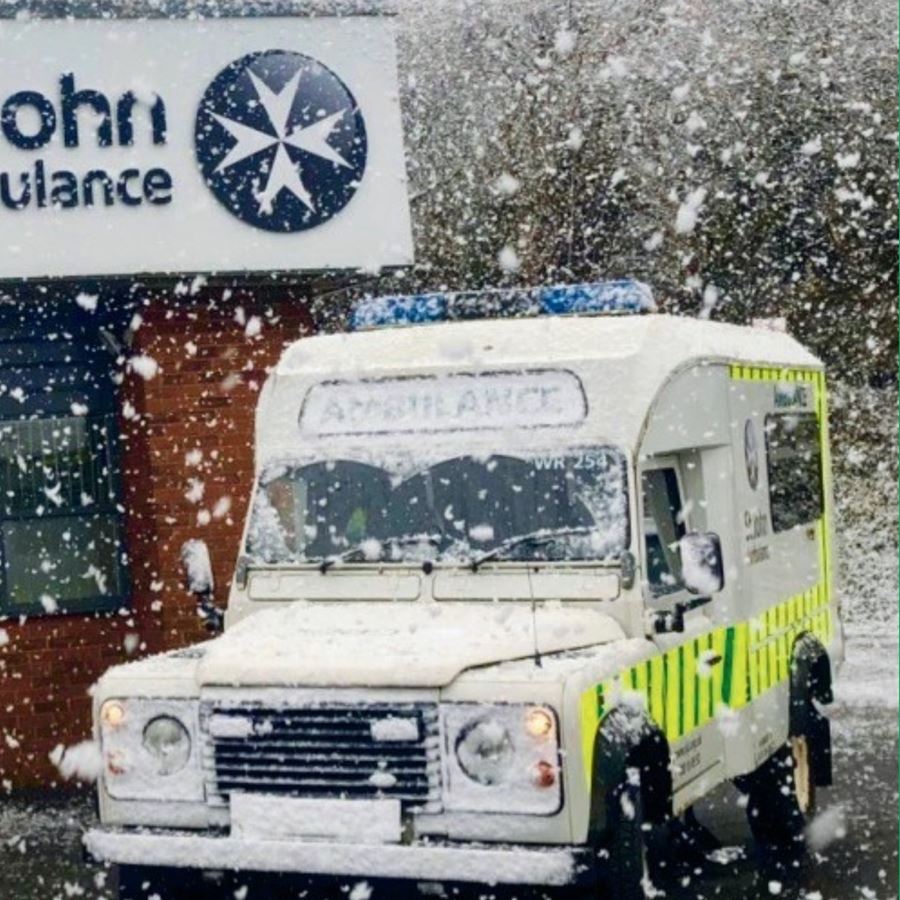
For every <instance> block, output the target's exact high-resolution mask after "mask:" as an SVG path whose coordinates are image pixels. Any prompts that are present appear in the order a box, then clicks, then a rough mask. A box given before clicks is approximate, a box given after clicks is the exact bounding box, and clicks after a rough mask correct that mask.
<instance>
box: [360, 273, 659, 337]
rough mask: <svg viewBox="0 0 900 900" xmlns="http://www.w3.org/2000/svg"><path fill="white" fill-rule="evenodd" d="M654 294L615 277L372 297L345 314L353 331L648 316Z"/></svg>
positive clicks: (641, 283) (638, 284) (641, 286)
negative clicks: (475, 321)
mask: <svg viewBox="0 0 900 900" xmlns="http://www.w3.org/2000/svg"><path fill="white" fill-rule="evenodd" d="M655 309H656V304H655V303H654V302H653V293H652V291H651V290H650V288H649V287H648V285H646V284H644V283H643V282H641V281H634V280H631V279H620V280H617V281H598V282H593V283H590V284H566V285H553V286H550V287H535V288H508V289H493V290H486V291H463V292H460V293H449V294H415V295H412V296H408V297H399V296H388V297H371V298H367V299H365V300H361V301H360V302H359V303H358V304H357V305H356V307H355V308H354V309H353V311H352V312H351V314H350V327H351V329H352V330H354V331H364V330H368V329H371V328H384V327H387V326H397V325H422V324H425V323H428V322H450V321H463V320H467V319H495V318H510V317H522V316H563V315H572V314H579V315H590V314H603V315H616V314H623V313H624V314H627V313H631V314H634V313H643V312H653V311H654V310H655Z"/></svg>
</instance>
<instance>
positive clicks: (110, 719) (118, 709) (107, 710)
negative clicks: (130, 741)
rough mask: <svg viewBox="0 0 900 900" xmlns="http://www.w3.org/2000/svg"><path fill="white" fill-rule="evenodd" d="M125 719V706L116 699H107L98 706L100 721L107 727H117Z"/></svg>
mask: <svg viewBox="0 0 900 900" xmlns="http://www.w3.org/2000/svg"><path fill="white" fill-rule="evenodd" d="M124 720H125V707H124V706H122V704H121V703H119V701H118V700H107V701H106V703H104V704H103V706H102V707H100V721H101V722H102V723H103V724H104V725H105V726H106V727H107V728H118V727H119V726H120V725H121V724H122V722H123V721H124Z"/></svg>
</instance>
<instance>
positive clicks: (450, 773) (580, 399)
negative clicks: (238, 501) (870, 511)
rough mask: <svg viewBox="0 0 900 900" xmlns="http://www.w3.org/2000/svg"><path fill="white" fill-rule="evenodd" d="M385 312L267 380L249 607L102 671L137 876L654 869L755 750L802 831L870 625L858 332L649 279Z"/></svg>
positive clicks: (655, 872) (415, 880) (414, 301)
mask: <svg viewBox="0 0 900 900" xmlns="http://www.w3.org/2000/svg"><path fill="white" fill-rule="evenodd" d="M350 326H351V328H350V330H349V331H346V332H342V333H339V334H326V335H319V336H314V337H307V338H303V339H301V340H299V341H298V342H296V343H295V344H293V345H292V346H290V347H289V348H288V349H287V350H286V351H285V353H284V355H283V357H282V359H281V361H280V362H279V363H278V365H277V368H276V369H275V370H274V372H273V373H272V375H271V377H270V378H269V379H268V381H267V383H266V385H265V387H264V390H263V391H262V394H261V397H260V401H259V407H258V413H257V420H256V482H255V484H254V485H253V487H252V499H251V503H250V512H249V515H248V519H247V523H246V527H245V531H244V538H243V545H242V548H241V552H240V557H239V558H238V560H237V565H236V567H235V573H234V579H233V583H232V585H231V589H230V598H229V602H228V608H227V611H226V613H225V629H224V633H223V634H221V635H219V636H217V637H214V638H212V639H210V640H208V641H206V642H204V643H202V644H200V645H197V646H194V647H189V648H187V649H183V650H177V651H174V652H170V653H167V654H163V655H161V656H156V657H152V658H148V659H145V660H142V661H137V662H133V663H129V664H126V665H123V666H117V667H115V668H113V669H111V670H110V671H108V672H107V673H106V674H105V675H104V676H103V677H102V679H101V680H100V682H99V683H98V685H97V686H96V690H95V692H94V701H95V730H96V734H95V737H96V740H97V742H98V744H99V747H100V751H101V754H102V773H101V775H100V778H99V785H98V789H99V810H100V824H99V825H98V826H97V827H96V828H94V829H92V830H90V831H89V832H88V833H87V835H86V837H85V842H86V846H87V849H88V851H89V853H90V854H91V855H92V856H93V857H94V858H95V859H98V860H102V861H106V862H110V863H115V864H118V868H119V871H120V873H121V877H120V897H121V898H122V900H126V898H127V900H133V898H135V897H148V896H153V895H154V894H158V895H159V896H161V897H163V898H165V897H170V896H171V897H174V896H189V897H194V896H199V895H200V894H199V893H198V891H199V890H200V888H199V887H198V885H201V886H204V888H203V889H204V890H206V889H209V890H210V891H212V892H213V895H217V894H215V892H216V891H219V892H220V893H219V894H218V896H223V897H231V896H248V897H250V898H253V897H257V896H258V897H268V896H272V894H271V893H267V892H268V891H270V887H266V886H265V885H269V884H270V879H271V877H272V876H273V875H276V874H277V876H278V879H279V880H282V881H283V880H285V879H287V882H286V883H290V884H293V883H294V882H293V880H292V879H296V880H298V881H299V882H300V883H306V882H305V881H304V879H320V878H324V879H326V880H327V879H329V878H332V879H337V880H338V884H340V885H341V886H342V889H343V890H344V891H347V890H355V886H356V885H357V884H360V883H362V884H363V885H378V884H380V883H382V881H383V880H384V881H385V882H386V883H388V884H391V885H394V886H395V887H396V886H398V885H403V884H410V885H414V886H418V887H419V888H422V889H425V888H427V889H428V890H429V891H432V892H439V891H441V890H444V891H452V890H457V889H462V888H465V886H466V885H469V886H482V890H483V886H484V885H490V886H492V887H493V888H496V889H497V890H500V889H503V888H510V889H512V890H513V891H514V892H516V891H519V890H520V889H522V888H523V887H524V886H539V887H540V888H542V889H543V890H544V891H546V892H548V893H549V894H551V895H553V894H554V893H555V892H564V893H567V895H572V893H574V894H575V895H578V896H584V897H598V898H600V897H610V898H616V900H633V898H638V897H643V896H645V893H649V894H650V895H652V894H653V891H654V890H656V889H662V888H663V887H664V883H665V880H666V879H667V878H671V877H679V876H680V875H683V871H684V866H685V865H686V860H689V859H691V858H693V854H694V853H696V852H699V853H700V854H701V855H702V852H703V849H704V847H705V846H706V838H707V837H708V833H707V832H705V831H704V829H703V828H702V826H701V825H700V824H699V821H698V819H697V817H696V816H695V815H694V814H693V809H692V808H693V806H694V804H696V803H697V802H698V801H699V800H700V799H701V798H703V797H704V796H706V795H707V794H709V793H710V792H711V791H712V790H713V789H715V788H716V787H717V786H719V785H721V784H723V783H724V782H728V781H731V782H733V783H735V784H736V785H737V787H738V789H739V790H740V791H741V792H743V794H744V795H745V796H746V808H747V812H748V818H749V821H750V827H751V829H752V832H753V835H754V837H755V839H756V840H757V842H758V843H759V845H760V846H761V848H763V849H764V850H765V851H766V852H767V853H771V854H772V855H773V858H774V857H777V858H782V855H784V856H785V858H787V857H790V858H799V856H800V855H801V854H802V849H803V847H802V845H803V831H804V821H805V819H806V818H807V817H809V816H810V815H811V814H812V811H813V809H814V803H815V794H816V788H817V787H820V786H824V785H828V784H829V783H830V781H831V737H830V730H829V722H828V719H827V718H826V716H825V715H824V712H823V709H824V707H825V706H826V705H827V704H828V703H829V702H831V700H832V678H833V675H834V673H835V670H836V668H837V667H838V666H839V664H840V663H841V661H842V657H843V643H842V635H841V622H840V606H839V602H838V598H837V595H836V593H835V588H834V573H835V558H834V549H833V530H832V529H833V524H832V523H833V502H832V493H831V476H830V468H829V443H828V420H827V413H826V395H825V378H824V373H823V366H822V363H821V362H820V361H819V360H818V359H817V358H816V357H815V356H813V355H812V354H811V353H809V352H808V351H807V350H806V349H804V348H803V347H802V346H801V345H800V344H799V343H797V342H796V341H795V340H794V339H792V338H791V337H790V336H788V335H787V334H785V333H779V332H775V331H768V330H762V329H753V328H748V327H738V326H734V325H727V324H721V323H716V322H711V321H704V320H700V319H694V318H683V317H675V316H670V315H662V314H658V313H656V312H655V311H654V308H653V301H652V296H651V294H650V291H649V289H648V288H647V287H646V286H645V285H643V284H641V283H639V282H631V281H619V282H604V283H599V284H588V285H574V286H565V287H555V288H541V289H533V290H522V291H505V292H503V291H498V292H486V293H483V294H457V295H452V294H451V295H424V296H416V297H394V298H391V297H388V298H380V299H374V300H368V301H364V302H362V303H361V304H360V305H359V306H358V307H357V308H356V309H355V311H354V313H353V316H352V321H351V323H350ZM259 885H263V886H262V887H260V886H259ZM351 886H353V887H352V888H351ZM235 890H237V891H238V892H239V893H238V894H232V893H231V892H232V891H235ZM392 890H393V889H392ZM248 892H249V893H248ZM392 895H393V894H392V892H391V891H389V892H388V894H387V896H392ZM292 896H293V895H292Z"/></svg>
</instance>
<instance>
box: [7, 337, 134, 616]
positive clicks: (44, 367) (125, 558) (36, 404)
mask: <svg viewBox="0 0 900 900" xmlns="http://www.w3.org/2000/svg"><path fill="white" fill-rule="evenodd" d="M54 331H55V334H56V335H57V339H56V340H53V341H51V340H48V339H47V338H42V337H41V336H40V335H36V334H28V333H25V332H24V331H20V330H19V329H9V330H7V329H3V330H2V332H0V352H3V351H7V352H6V353H4V354H3V357H2V362H0V383H4V384H16V382H17V380H18V382H19V383H24V382H27V381H30V382H31V383H32V384H37V383H39V382H40V381H42V380H43V381H44V382H45V383H50V382H49V379H51V378H52V377H53V374H54V371H56V372H61V371H65V370H67V369H68V370H70V371H73V372H74V373H78V372H79V371H81V372H83V373H85V374H86V375H87V376H88V377H87V378H86V379H81V380H79V381H77V382H73V383H74V384H77V385H78V387H80V388H83V391H82V392H81V393H83V392H87V393H89V394H90V398H91V403H90V404H89V406H90V411H89V414H88V415H86V416H85V417H84V418H85V419H86V420H87V423H90V424H87V423H86V427H87V428H90V427H92V426H95V425H96V426H97V427H101V428H103V429H104V431H105V434H104V437H103V442H104V450H105V453H104V457H103V462H102V465H103V466H108V467H109V469H110V471H109V473H108V475H107V476H104V481H105V483H106V484H107V485H108V491H109V499H108V501H107V502H104V503H103V504H101V505H99V508H98V506H94V505H92V506H89V507H87V508H85V509H84V511H81V510H72V509H65V510H56V509H53V508H48V509H45V510H44V512H43V514H41V515H30V514H24V513H20V512H7V510H6V508H5V505H4V504H2V503H0V620H2V619H4V618H12V617H17V616H29V617H34V616H41V617H44V616H57V615H86V614H95V613H114V612H117V611H119V610H121V609H122V608H130V606H131V594H132V582H131V572H130V567H129V559H130V557H129V554H128V549H127V521H126V512H125V504H124V479H123V472H122V461H121V447H120V441H119V421H118V402H117V391H116V386H115V384H114V382H113V380H112V375H113V371H114V367H113V360H112V359H111V358H110V354H109V352H108V351H107V350H106V349H105V348H104V347H103V346H102V344H101V342H100V337H99V335H97V333H96V331H94V332H93V333H91V331H88V330H85V329H80V328H77V327H72V326H70V327H68V328H67V327H65V326H56V328H55V329H54ZM61 334H65V335H66V338H65V339H63V338H61V337H60V335H61ZM67 395H71V396H67ZM78 395H79V391H78V390H76V389H75V388H71V387H69V386H68V385H67V386H65V387H63V388H61V389H60V390H59V391H58V392H57V391H49V392H42V393H41V395H40V396H36V397H35V398H33V402H28V403H26V404H23V405H22V411H21V412H20V413H19V415H18V416H13V415H10V413H9V411H8V410H7V409H0V429H2V428H4V427H7V426H14V427H16V426H22V425H23V424H25V423H29V422H41V423H52V422H58V421H61V420H65V419H72V418H75V415H74V414H73V412H72V408H71V407H72V403H74V402H75V401H76V399H78ZM31 400H32V398H29V401H31ZM95 402H96V407H95V405H94V404H95ZM88 440H89V438H88ZM42 441H43V438H42ZM62 518H66V519H78V520H82V521H84V522H86V523H87V522H90V521H91V520H94V519H97V518H102V519H103V520H104V522H107V523H109V527H110V530H111V531H114V533H116V535H117V542H116V549H115V552H114V556H113V557H112V560H111V562H112V566H113V567H114V570H113V576H114V577H115V579H116V583H115V589H114V591H113V592H112V593H108V594H106V593H103V594H101V593H96V594H88V595H86V596H83V597H78V598H76V599H73V600H58V608H56V609H53V610H48V609H46V608H45V607H44V605H43V604H42V603H41V600H40V597H35V598H34V599H33V600H29V602H27V603H15V602H13V601H12V599H11V597H10V595H9V584H10V571H9V565H8V556H9V553H8V548H7V544H6V540H7V535H6V529H7V528H8V526H9V524H10V523H15V524H22V525H39V524H40V523H41V522H50V521H52V520H54V519H62Z"/></svg>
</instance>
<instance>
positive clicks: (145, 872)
mask: <svg viewBox="0 0 900 900" xmlns="http://www.w3.org/2000/svg"><path fill="white" fill-rule="evenodd" d="M118 875H119V884H118V894H117V896H118V900H151V898H154V897H158V898H159V900H199V898H201V897H203V891H202V888H201V886H200V882H199V879H198V878H197V877H196V875H195V873H194V872H192V871H191V870H190V869H161V868H147V867H144V866H119V869H118Z"/></svg>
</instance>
